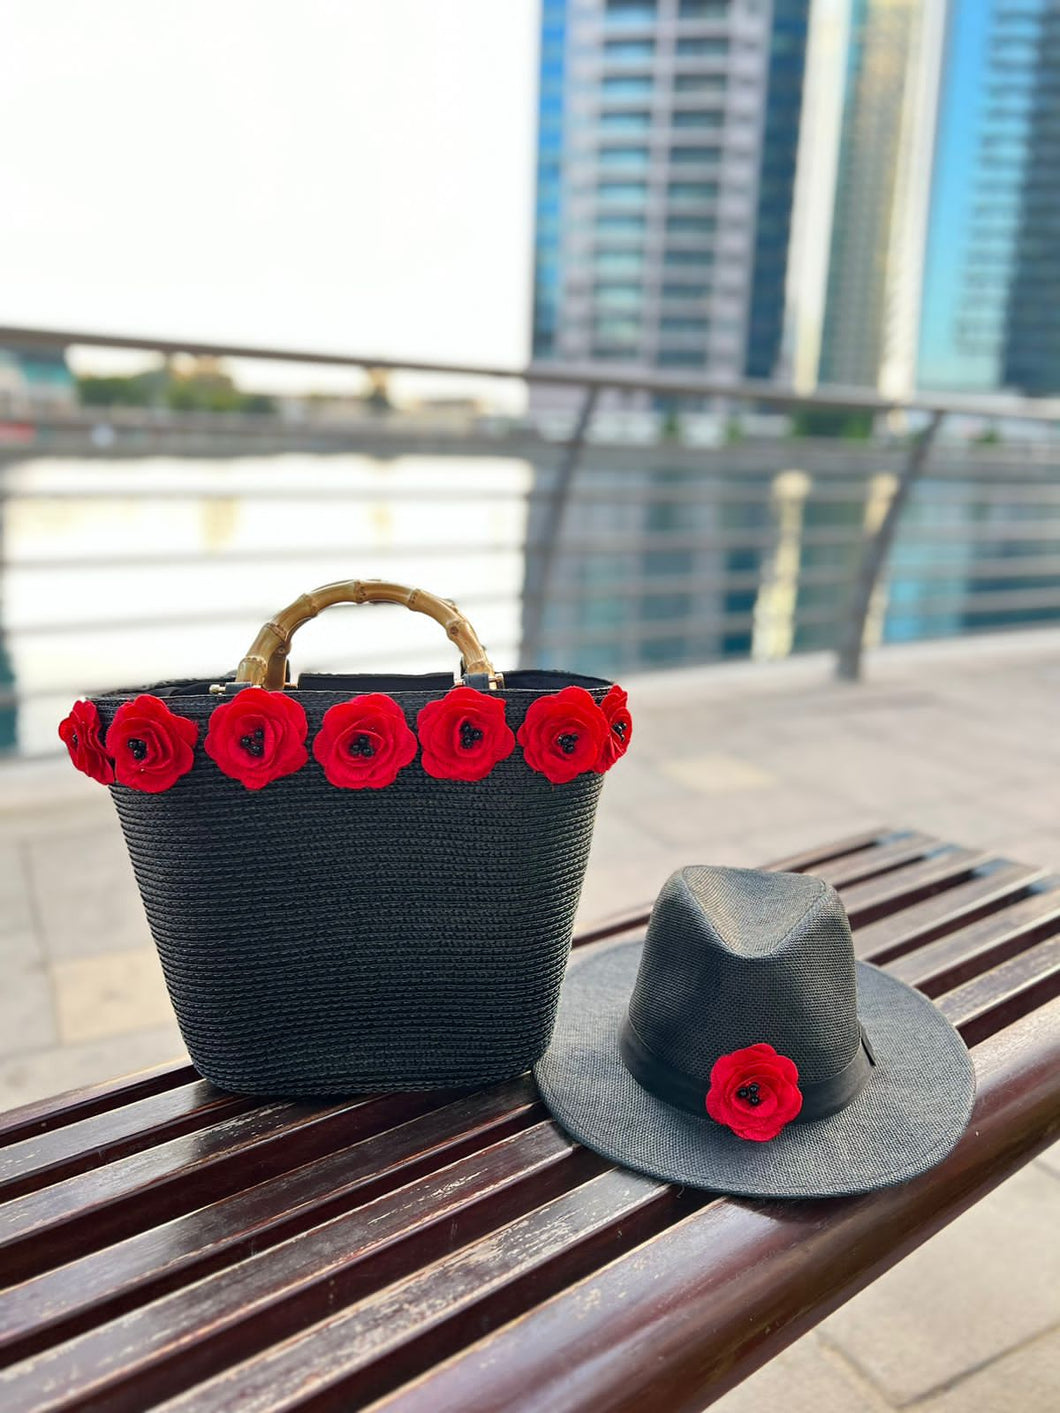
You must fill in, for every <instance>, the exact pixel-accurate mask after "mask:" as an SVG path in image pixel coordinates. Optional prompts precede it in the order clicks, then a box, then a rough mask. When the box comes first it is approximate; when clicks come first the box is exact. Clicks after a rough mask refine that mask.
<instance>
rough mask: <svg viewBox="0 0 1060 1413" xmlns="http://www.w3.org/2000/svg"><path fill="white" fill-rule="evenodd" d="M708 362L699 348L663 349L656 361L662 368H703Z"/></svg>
mask: <svg viewBox="0 0 1060 1413" xmlns="http://www.w3.org/2000/svg"><path fill="white" fill-rule="evenodd" d="M706 361H707V355H706V353H705V352H704V351H703V350H702V349H699V348H661V349H660V350H659V356H658V358H657V359H656V362H657V363H658V365H659V367H660V368H702V367H703V365H704V364H705V363H706Z"/></svg>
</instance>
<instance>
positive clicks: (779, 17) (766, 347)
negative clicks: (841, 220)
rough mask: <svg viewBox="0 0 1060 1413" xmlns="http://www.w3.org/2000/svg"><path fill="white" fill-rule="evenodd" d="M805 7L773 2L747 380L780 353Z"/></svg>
mask: <svg viewBox="0 0 1060 1413" xmlns="http://www.w3.org/2000/svg"><path fill="white" fill-rule="evenodd" d="M809 11H810V3H809V0H773V34H772V39H771V42H770V53H769V88H768V91H767V97H766V115H765V134H764V137H763V141H762V169H761V176H760V180H759V189H758V220H757V225H756V229H755V256H754V272H753V275H752V283H751V311H750V320H749V323H748V330H747V363H746V372H747V376H748V377H749V378H771V377H772V376H773V374H774V372H775V370H776V364H777V359H778V357H779V354H780V339H781V332H782V329H783V324H784V286H785V280H786V278H787V272H788V243H789V239H790V235H791V206H792V199H793V196H794V192H795V159H796V156H797V152H798V145H799V119H800V115H801V113H802V81H803V75H804V72H805V68H806V36H807V31H808V28H809Z"/></svg>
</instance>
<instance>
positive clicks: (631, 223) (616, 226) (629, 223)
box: [596, 215, 645, 236]
mask: <svg viewBox="0 0 1060 1413" xmlns="http://www.w3.org/2000/svg"><path fill="white" fill-rule="evenodd" d="M644 225H645V222H644V217H643V216H633V215H629V216H625V215H623V216H597V218H596V233H597V235H602V236H640V235H643V234H644Z"/></svg>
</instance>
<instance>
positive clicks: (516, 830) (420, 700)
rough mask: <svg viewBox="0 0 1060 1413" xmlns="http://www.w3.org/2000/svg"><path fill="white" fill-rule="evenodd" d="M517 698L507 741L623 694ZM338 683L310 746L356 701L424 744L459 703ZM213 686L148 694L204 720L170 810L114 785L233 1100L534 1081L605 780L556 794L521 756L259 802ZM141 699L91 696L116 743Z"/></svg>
mask: <svg viewBox="0 0 1060 1413" xmlns="http://www.w3.org/2000/svg"><path fill="white" fill-rule="evenodd" d="M325 680H326V679H324V678H322V677H320V676H315V677H314V678H313V679H312V681H313V683H314V686H316V685H317V684H320V683H322V682H323V681H325ZM508 680H509V687H510V689H509V690H506V691H504V692H503V693H502V694H501V695H502V696H503V698H504V700H505V702H506V704H507V719H508V724H509V725H510V726H511V728H512V729H513V730H518V728H519V726H520V724H521V723H522V721H523V719H524V717H525V715H526V711H527V708H528V707H529V705H530V703H531V702H532V701H533V700H534V699H535V698H536V697H538V696H540V695H542V693H544V692H554V691H557V690H559V688H561V687H563V686H566V685H569V684H571V683H574V684H575V685H579V686H584V687H586V688H588V689H589V690H590V691H592V693H593V696H594V697H595V698H596V699H597V700H600V699H601V698H602V697H603V696H604V694H605V693H606V691H607V687H608V685H609V684H606V683H601V682H600V681H599V680H598V679H595V678H583V677H581V678H580V677H575V676H571V675H569V674H551V673H513V674H510V676H509V679H508ZM335 681H336V686H337V690H330V691H327V690H312V691H304V690H302V691H299V694H298V697H299V701H300V702H301V704H302V705H303V707H304V708H305V710H306V715H307V717H308V719H309V727H310V737H312V734H313V733H315V732H316V730H317V729H318V728H319V726H320V722H321V719H322V718H323V715H324V712H325V711H326V710H327V709H328V707H330V706H332V705H334V704H335V703H336V702H339V701H345V700H347V699H348V698H349V697H350V696H351V695H354V694H356V693H358V692H370V691H384V692H391V693H392V694H393V695H394V697H395V699H396V700H398V701H399V702H400V703H401V705H402V707H403V708H404V711H405V715H406V719H407V720H408V721H409V723H410V725H412V726H413V727H414V726H415V718H416V713H417V712H418V711H419V709H420V708H421V707H422V706H424V705H425V704H426V703H427V702H428V701H431V700H434V699H436V698H437V696H438V695H439V694H440V691H442V690H444V686H445V685H446V683H445V679H441V680H440V681H436V680H435V679H433V678H422V679H420V680H419V686H420V688H421V689H420V690H408V687H409V684H410V683H412V682H415V681H416V679H414V678H395V677H372V678H368V677H362V678H352V677H344V678H341V679H335ZM513 684H514V685H513ZM448 685H451V680H450V681H449V683H448ZM204 686H205V684H186V685H184V686H182V685H181V684H167V685H166V687H165V690H160V689H159V688H157V687H156V688H151V687H146V688H140V689H136V690H137V691H147V692H152V691H155V692H157V693H158V694H159V695H164V696H165V698H166V700H167V703H168V705H169V706H170V708H171V709H172V710H173V711H174V712H176V713H178V714H179V715H182V716H187V717H190V718H191V719H192V720H195V721H197V722H198V723H200V738H199V744H198V746H197V747H196V760H195V767H194V769H193V770H192V771H191V772H190V773H189V774H188V775H185V776H184V777H182V778H181V779H180V780H178V781H177V783H176V784H175V785H174V786H173V787H172V788H171V789H169V790H167V791H165V792H163V793H161V794H157V795H149V794H144V793H141V792H138V791H135V790H130V789H126V788H124V787H122V786H112V787H111V794H112V796H113V799H114V803H115V805H116V807H117V811H118V816H119V818H120V820H121V825H122V829H123V831H124V834H125V840H126V844H127V845H128V849H129V854H130V857H131V859H132V864H133V869H134V872H135V874H136V880H137V883H138V885H139V888H140V893H141V896H142V898H143V902H144V908H145V910H146V913H147V918H148V922H149V924H150V927H151V932H152V934H153V936H154V939H155V942H156V944H157V946H158V952H159V956H160V958H161V961H162V968H163V971H164V973H165V978H166V984H167V986H168V988H169V994H170V998H171V1000H172V1002H173V1007H174V1010H175V1011H176V1013H177V1019H178V1021H179V1023H180V1028H181V1032H182V1034H183V1036H184V1040H185V1042H186V1044H187V1046H188V1051H189V1053H190V1054H191V1057H192V1059H193V1060H194V1062H195V1064H196V1066H197V1067H198V1068H199V1069H200V1070H201V1071H202V1073H203V1074H204V1075H206V1076H207V1077H208V1078H209V1079H211V1080H212V1081H213V1082H214V1083H215V1084H217V1085H220V1086H221V1087H222V1088H225V1089H233V1090H241V1091H246V1092H249V1093H255V1094H272V1095H314V1094H340V1093H348V1092H351V1091H352V1092H357V1091H361V1090H379V1089H390V1088H404V1089H420V1088H434V1087H439V1086H444V1087H448V1086H462V1085H477V1084H487V1083H491V1082H493V1081H496V1080H500V1079H503V1078H507V1077H510V1076H512V1075H516V1074H519V1073H521V1072H522V1071H524V1070H525V1069H526V1068H527V1067H528V1066H529V1065H530V1064H532V1063H533V1061H534V1060H536V1059H537V1058H538V1057H539V1056H540V1055H541V1053H542V1052H543V1050H544V1049H545V1047H546V1045H547V1044H548V1040H549V1036H550V1033H551V1030H552V1025H553V1021H554V1017H555V1011H556V1004H557V1000H558V996H559V990H560V985H561V982H562V978H563V971H564V967H565V965H566V960H567V953H568V949H569V945H570V935H571V928H572V925H573V920H574V913H575V910H576V907H577V902H578V895H579V892H580V889H581V883H582V878H583V875H584V872H585V866H586V862H587V860H588V854H589V846H590V842H591V836H592V825H593V816H594V814H595V810H596V803H597V799H598V796H599V793H600V787H601V784H602V777H601V776H599V775H596V774H592V773H591V774H586V775H582V776H579V777H578V778H577V779H575V780H574V781H572V782H571V783H570V784H567V785H560V786H554V785H552V784H550V783H549V781H548V780H547V779H545V777H544V776H542V775H539V774H536V773H535V772H533V771H531V770H530V768H529V767H528V766H527V764H526V762H525V761H524V759H523V756H522V752H521V750H520V749H519V748H516V751H515V752H514V753H513V755H512V756H510V757H509V759H508V760H506V761H502V762H501V763H500V764H499V765H497V766H496V767H495V768H494V769H493V771H492V772H491V773H490V774H489V775H488V776H487V777H486V778H485V779H484V780H482V781H479V782H476V783H468V782H463V781H445V780H434V779H432V778H431V777H429V776H428V775H427V774H426V773H425V772H424V771H423V770H422V768H421V766H420V764H419V760H418V758H417V760H415V761H414V762H413V763H412V764H411V765H410V766H408V767H407V768H406V769H405V770H403V771H402V772H401V773H400V774H399V775H398V777H397V780H396V781H395V782H394V783H393V784H392V785H389V786H387V787H385V788H383V789H379V790H342V789H338V788H336V787H335V786H333V785H331V784H329V783H328V782H327V780H326V779H325V777H324V774H323V771H322V770H321V768H320V767H319V766H318V765H317V763H316V762H315V761H314V760H313V759H312V757H311V758H310V761H309V763H308V764H307V765H306V766H304V767H303V768H302V769H301V770H300V771H298V772H297V773H296V774H294V775H291V776H288V777H286V778H284V779H282V780H277V781H274V782H273V783H272V784H271V785H269V786H267V787H266V788H265V789H264V790H260V791H250V790H247V789H245V788H244V786H243V785H242V784H240V783H239V782H238V781H236V780H232V779H229V778H228V777H226V776H225V775H223V774H222V773H221V771H220V770H218V769H217V768H216V766H215V765H214V763H213V762H212V761H211V760H210V759H209V758H208V757H207V756H206V755H205V753H204V752H203V749H202V740H203V738H204V736H205V733H206V723H207V720H208V718H209V715H210V712H211V710H212V709H213V707H214V706H216V705H217V698H216V697H211V696H208V695H206V693H205V691H204V690H203V688H204ZM424 687H426V688H427V689H426V690H424V689H423V688H424ZM133 694H135V693H133ZM128 695H129V693H125V692H123V693H121V694H120V695H113V696H108V697H102V698H97V699H96V703H97V706H98V708H99V712H100V716H101V718H102V720H103V723H104V728H105V727H106V726H107V725H109V723H110V721H111V719H112V718H113V715H114V712H115V711H116V710H117V707H118V706H119V705H120V703H121V701H122V700H124V699H125V697H126V696H128Z"/></svg>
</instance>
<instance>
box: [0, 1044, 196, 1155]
mask: <svg viewBox="0 0 1060 1413" xmlns="http://www.w3.org/2000/svg"><path fill="white" fill-rule="evenodd" d="M199 1078H200V1075H199V1072H198V1070H196V1069H195V1067H194V1065H191V1064H189V1063H188V1061H187V1060H172V1061H170V1062H169V1063H167V1064H164V1065H155V1066H153V1067H152V1068H151V1069H146V1070H140V1071H138V1072H137V1073H136V1074H131V1075H123V1076H122V1077H121V1078H120V1079H109V1080H106V1081H104V1082H103V1083H102V1084H93V1085H90V1086H88V1087H86V1088H84V1089H68V1090H67V1091H66V1093H65V1094H57V1095H52V1096H50V1097H49V1098H47V1099H35V1100H33V1102H32V1103H30V1104H22V1105H21V1106H20V1107H19V1108H17V1109H9V1110H8V1111H7V1112H6V1113H2V1114H0V1144H5V1143H16V1142H20V1141H21V1140H22V1139H24V1138H32V1137H33V1135H34V1134H39V1133H50V1132H51V1130H52V1129H56V1128H61V1127H62V1125H63V1124H68V1123H75V1122H76V1121H77V1120H79V1119H87V1118H90V1117H91V1115H93V1114H99V1113H102V1112H103V1110H105V1109H112V1108H116V1107H117V1106H118V1105H121V1104H129V1103H132V1102H133V1101H135V1100H137V1099H146V1098H147V1097H148V1095H151V1094H161V1093H162V1092H163V1091H164V1090H166V1089H175V1088H177V1087H178V1086H179V1085H182V1084H192V1083H194V1081H195V1080H197V1079H199Z"/></svg>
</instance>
